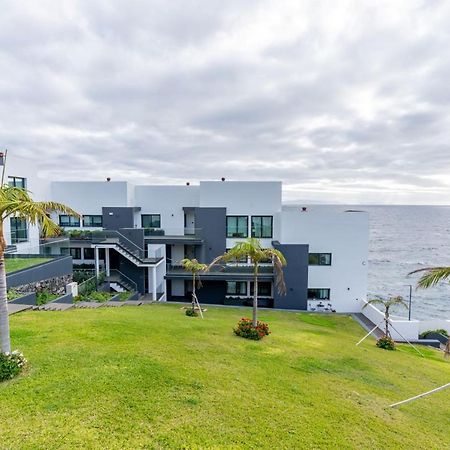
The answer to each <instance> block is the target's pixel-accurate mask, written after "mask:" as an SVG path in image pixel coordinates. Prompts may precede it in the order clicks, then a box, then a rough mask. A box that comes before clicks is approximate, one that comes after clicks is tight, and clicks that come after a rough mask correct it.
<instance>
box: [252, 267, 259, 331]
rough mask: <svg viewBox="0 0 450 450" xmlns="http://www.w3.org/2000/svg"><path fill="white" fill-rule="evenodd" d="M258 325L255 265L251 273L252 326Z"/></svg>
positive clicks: (256, 270)
mask: <svg viewBox="0 0 450 450" xmlns="http://www.w3.org/2000/svg"><path fill="white" fill-rule="evenodd" d="M257 324H258V266H257V265H255V269H254V272H253V326H254V327H255V328H256V325H257Z"/></svg>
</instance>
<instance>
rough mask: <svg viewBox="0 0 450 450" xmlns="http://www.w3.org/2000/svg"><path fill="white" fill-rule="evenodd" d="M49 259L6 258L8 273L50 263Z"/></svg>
mask: <svg viewBox="0 0 450 450" xmlns="http://www.w3.org/2000/svg"><path fill="white" fill-rule="evenodd" d="M48 260H49V258H5V264H6V273H10V272H15V271H16V270H22V269H26V268H27V267H32V266H36V265H37V264H41V263H44V262H46V261H48Z"/></svg>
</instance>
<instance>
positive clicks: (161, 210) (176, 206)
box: [135, 186, 199, 235]
mask: <svg viewBox="0 0 450 450" xmlns="http://www.w3.org/2000/svg"><path fill="white" fill-rule="evenodd" d="M135 202H136V203H135V204H136V205H137V206H139V207H140V208H141V211H140V214H139V221H138V222H139V223H138V226H139V227H140V226H141V220H140V215H142V214H160V215H161V228H163V229H164V230H165V232H166V234H169V235H183V234H184V210H183V207H193V206H198V204H199V187H198V186H136V189H135Z"/></svg>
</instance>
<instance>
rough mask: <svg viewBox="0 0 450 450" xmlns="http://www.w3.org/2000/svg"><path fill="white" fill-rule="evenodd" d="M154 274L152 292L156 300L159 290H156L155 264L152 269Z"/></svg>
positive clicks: (153, 298)
mask: <svg viewBox="0 0 450 450" xmlns="http://www.w3.org/2000/svg"><path fill="white" fill-rule="evenodd" d="M152 276H153V293H152V300H153V301H154V302H155V301H156V300H157V299H158V297H157V292H156V289H157V288H156V266H153V270H152Z"/></svg>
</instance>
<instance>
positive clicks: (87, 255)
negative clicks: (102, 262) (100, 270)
mask: <svg viewBox="0 0 450 450" xmlns="http://www.w3.org/2000/svg"><path fill="white" fill-rule="evenodd" d="M83 255H84V259H95V252H94V249H93V248H84V249H83Z"/></svg>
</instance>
